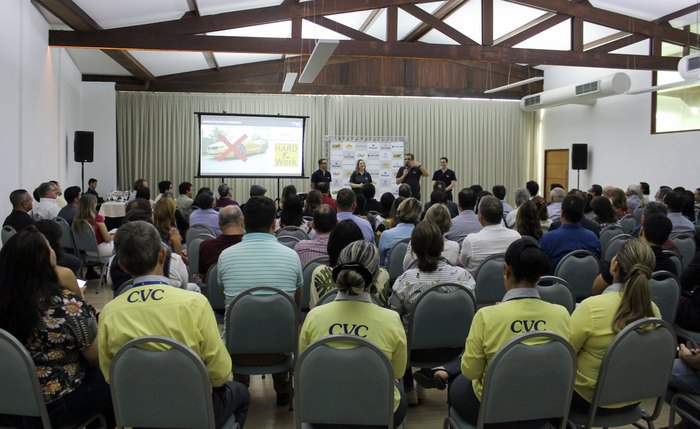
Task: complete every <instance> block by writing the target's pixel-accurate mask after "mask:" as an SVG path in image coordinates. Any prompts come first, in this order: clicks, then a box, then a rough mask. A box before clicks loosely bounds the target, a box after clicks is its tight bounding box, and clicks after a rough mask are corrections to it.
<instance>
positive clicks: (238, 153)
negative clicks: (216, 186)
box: [216, 134, 248, 162]
mask: <svg viewBox="0 0 700 429" xmlns="http://www.w3.org/2000/svg"><path fill="white" fill-rule="evenodd" d="M247 138H248V136H247V135H246V134H243V135H242V136H240V137H239V138H238V140H236V141H235V142H233V143H231V142H229V141H228V139H226V137H224V136H223V134H219V137H218V140H219V141H220V142H222V143H223V144H225V145H226V146H228V149H226V150H225V151H223V152H222V153H221V155H219V156H217V157H216V159H217V160H219V161H223V160H224V159H225V158H226V156H228V154H229V153H231V152H233V153H234V154H236V157H238V158H239V159H240V160H241V161H243V162H246V161H247V160H248V157H246V156H245V153H243V152H241V151H240V150H239V149H238V148H239V147H240V144H241V143H243V141H244V140H245V139H247Z"/></svg>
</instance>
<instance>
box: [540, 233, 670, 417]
mask: <svg viewBox="0 0 700 429" xmlns="http://www.w3.org/2000/svg"><path fill="white" fill-rule="evenodd" d="M563 226H565V225H563ZM545 235H546V234H545ZM653 269H654V252H653V251H652V250H651V248H650V247H649V246H648V245H647V244H645V243H643V242H642V241H640V240H629V241H627V242H626V243H625V244H623V245H622V247H621V248H620V250H619V251H618V252H617V256H615V258H613V261H612V263H611V264H610V270H611V272H612V275H613V281H614V283H613V284H612V285H610V286H609V287H608V288H607V289H605V292H603V294H602V295H596V296H592V297H590V298H587V299H585V300H583V301H582V302H581V303H580V304H579V305H578V306H577V307H576V310H575V311H574V313H573V314H572V315H571V324H570V327H571V339H570V341H571V345H572V346H573V348H574V350H575V351H576V357H577V370H576V384H575V387H574V395H573V398H572V400H571V410H572V412H576V413H581V414H584V415H585V414H587V413H588V410H589V408H590V406H591V402H592V400H593V392H594V391H595V387H596V380H597V379H598V372H599V370H600V364H601V362H602V360H603V356H604V355H605V352H606V350H607V349H608V346H609V345H610V342H612V340H613V338H614V337H615V335H616V334H617V333H618V332H620V331H621V330H622V329H624V328H625V326H627V325H629V324H630V323H632V322H635V321H637V320H638V319H641V318H644V317H660V314H659V309H658V308H657V307H656V304H654V303H653V302H652V297H651V290H650V288H649V279H650V278H651V273H652V270H653ZM547 328H549V326H547ZM637 405H639V404H638V403H633V404H628V403H625V404H607V405H605V406H602V407H599V408H598V410H597V414H598V415H605V414H609V413H611V411H612V412H620V411H625V410H631V409H633V408H635V407H636V406H637ZM611 409H612V410H611Z"/></svg>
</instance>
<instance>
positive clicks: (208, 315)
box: [98, 221, 249, 427]
mask: <svg viewBox="0 0 700 429" xmlns="http://www.w3.org/2000/svg"><path fill="white" fill-rule="evenodd" d="M116 249H117V257H118V258H119V265H120V266H121V267H123V268H124V270H126V271H127V272H128V273H129V274H131V276H132V277H133V282H134V286H133V289H131V290H130V291H129V292H127V293H123V294H121V295H119V296H117V297H115V298H114V299H113V300H112V301H110V302H108V303H107V304H106V305H105V306H104V308H103V310H102V312H101V313H100V321H99V329H98V332H99V362H100V368H102V373H103V374H104V376H105V379H106V380H107V382H109V375H110V374H109V367H110V365H111V363H112V360H113V359H114V356H115V355H116V354H117V352H118V351H119V349H121V348H122V346H123V345H124V344H125V343H126V342H128V341H129V340H132V339H134V338H139V337H143V336H147V335H162V336H166V337H169V338H172V339H174V340H177V341H179V342H181V343H183V344H184V345H186V346H187V347H189V348H190V349H191V350H192V351H193V352H194V353H195V354H196V355H197V356H199V357H200V358H201V359H202V361H203V362H204V365H205V366H206V368H207V373H208V374H209V379H210V381H211V384H212V387H213V389H212V405H213V408H214V419H215V421H216V427H221V426H222V425H223V424H224V422H226V421H227V420H228V419H229V418H230V417H231V416H232V415H235V416H236V421H237V422H238V424H239V425H241V426H243V424H244V423H245V418H246V413H247V409H248V403H249V396H248V391H247V389H246V387H245V386H243V385H241V384H240V383H236V382H231V381H228V380H229V377H230V376H231V358H230V356H229V354H228V351H227V350H226V346H225V345H224V342H223V341H222V340H221V337H220V335H219V328H218V327H217V324H216V318H215V317H214V312H213V311H212V309H211V306H210V305H209V301H207V299H206V298H205V297H204V296H203V295H200V294H198V293H191V292H188V291H183V290H179V289H177V288H173V287H169V283H168V279H167V278H165V277H163V276H162V275H161V273H162V272H163V264H164V262H165V259H166V257H167V250H166V249H165V248H164V247H163V246H162V244H161V240H160V236H159V234H158V231H157V230H156V228H155V227H154V226H153V225H149V224H148V223H146V222H141V221H135V222H129V223H127V224H126V225H123V226H122V227H120V228H119V231H118V232H117V236H116ZM164 286H167V287H164ZM149 297H151V298H150V299H149ZM156 297H157V298H156ZM173 315H177V317H173Z"/></svg>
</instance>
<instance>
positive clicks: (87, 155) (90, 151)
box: [73, 131, 95, 190]
mask: <svg viewBox="0 0 700 429" xmlns="http://www.w3.org/2000/svg"><path fill="white" fill-rule="evenodd" d="M94 144H95V133H94V132H92V131H76V132H75V137H74V139H73V160H74V161H75V162H79V163H80V165H81V167H80V170H81V171H80V179H81V186H82V189H83V190H85V163H86V162H92V160H93V155H94V149H95V145H94Z"/></svg>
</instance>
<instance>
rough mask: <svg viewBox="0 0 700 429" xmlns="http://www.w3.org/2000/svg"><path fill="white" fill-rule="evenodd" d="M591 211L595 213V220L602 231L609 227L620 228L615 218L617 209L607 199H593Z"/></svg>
mask: <svg viewBox="0 0 700 429" xmlns="http://www.w3.org/2000/svg"><path fill="white" fill-rule="evenodd" d="M591 209H593V213H595V218H594V219H593V220H594V221H595V222H596V223H597V224H598V225H600V228H601V229H603V228H605V227H608V226H620V223H619V222H618V221H617V217H616V216H615V209H614V208H613V205H612V203H611V202H610V200H609V199H607V198H605V197H595V198H593V199H592V200H591Z"/></svg>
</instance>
